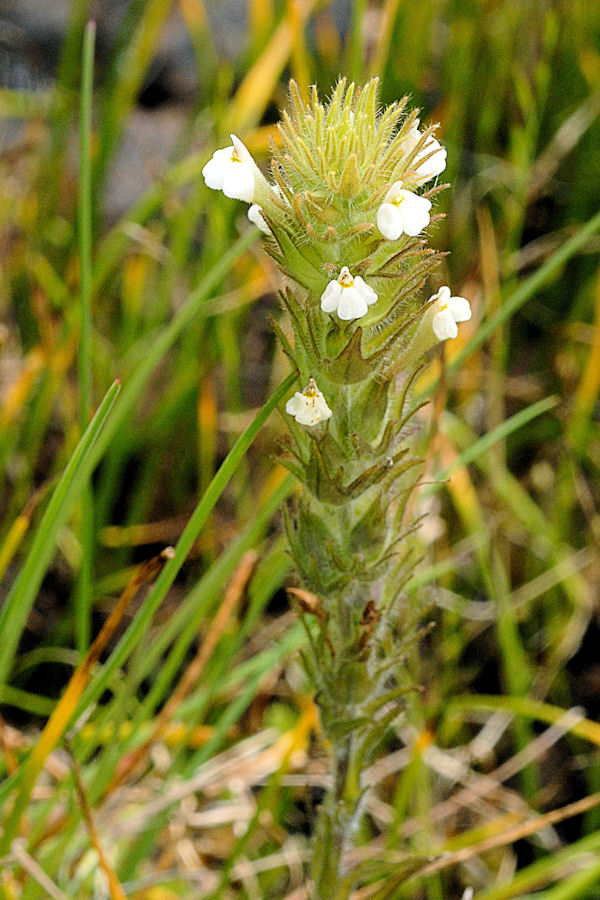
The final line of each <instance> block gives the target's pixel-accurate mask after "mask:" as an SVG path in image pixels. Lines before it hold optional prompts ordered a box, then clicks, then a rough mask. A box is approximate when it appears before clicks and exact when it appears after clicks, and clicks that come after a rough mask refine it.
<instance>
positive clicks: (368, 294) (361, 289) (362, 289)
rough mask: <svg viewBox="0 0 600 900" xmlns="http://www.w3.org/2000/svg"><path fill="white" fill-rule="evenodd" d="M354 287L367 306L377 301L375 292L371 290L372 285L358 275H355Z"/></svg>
mask: <svg viewBox="0 0 600 900" xmlns="http://www.w3.org/2000/svg"><path fill="white" fill-rule="evenodd" d="M354 287H355V288H356V290H357V291H358V293H359V294H360V296H361V297H362V299H363V300H364V301H365V302H366V304H367V306H370V305H371V304H372V303H376V302H377V294H376V293H375V291H374V290H373V288H372V287H369V285H368V284H367V283H366V281H364V280H363V279H362V278H361V277H360V275H357V276H356V278H355V279H354Z"/></svg>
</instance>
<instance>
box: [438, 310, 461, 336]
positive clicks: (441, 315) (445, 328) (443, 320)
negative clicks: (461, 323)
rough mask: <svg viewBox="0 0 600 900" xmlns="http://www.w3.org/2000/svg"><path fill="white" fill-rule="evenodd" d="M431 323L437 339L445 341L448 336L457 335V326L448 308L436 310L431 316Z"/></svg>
mask: <svg viewBox="0 0 600 900" xmlns="http://www.w3.org/2000/svg"><path fill="white" fill-rule="evenodd" d="M431 325H432V327H433V333H434V334H435V336H436V338H437V339H438V341H446V340H448V338H455V337H457V335H458V326H457V324H456V322H455V321H454V319H453V318H452V313H451V312H450V310H449V309H443V310H440V312H437V313H436V314H435V315H434V317H433V320H432V323H431Z"/></svg>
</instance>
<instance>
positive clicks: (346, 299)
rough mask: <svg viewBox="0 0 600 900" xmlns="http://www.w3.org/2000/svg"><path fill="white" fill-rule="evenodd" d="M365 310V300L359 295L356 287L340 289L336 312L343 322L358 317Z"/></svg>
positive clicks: (362, 314)
mask: <svg viewBox="0 0 600 900" xmlns="http://www.w3.org/2000/svg"><path fill="white" fill-rule="evenodd" d="M366 311H367V302H366V300H364V299H363V298H362V297H361V294H360V291H359V290H358V289H357V288H356V287H348V288H343V289H342V295H341V297H340V302H339V303H338V308H337V314H338V316H339V317H340V319H342V320H343V321H345V322H349V321H351V320H352V319H360V318H361V317H362V316H364V314H365V313H366Z"/></svg>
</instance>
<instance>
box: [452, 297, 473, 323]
mask: <svg viewBox="0 0 600 900" xmlns="http://www.w3.org/2000/svg"><path fill="white" fill-rule="evenodd" d="M448 309H449V310H450V312H451V313H452V318H453V319H454V321H455V322H468V321H469V319H470V318H471V306H470V304H469V301H468V300H465V298H464V297H450V299H449V301H448Z"/></svg>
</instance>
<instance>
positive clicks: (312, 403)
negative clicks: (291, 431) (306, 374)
mask: <svg viewBox="0 0 600 900" xmlns="http://www.w3.org/2000/svg"><path fill="white" fill-rule="evenodd" d="M285 411H286V413H289V414H290V416H293V417H294V418H295V420H296V422H298V424H299V425H309V426H311V427H312V426H313V425H318V423H319V422H325V421H326V420H327V419H329V418H331V415H332V412H331V410H330V409H329V407H328V406H327V402H326V400H325V397H324V396H323V394H322V393H321V391H320V390H319V388H318V387H317V382H316V381H315V379H314V378H309V379H308V384H307V385H306V387H305V388H304V390H303V391H302V393H300V391H296V393H295V394H294V396H293V397H290V399H289V400H288V402H287V403H286V404H285Z"/></svg>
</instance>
